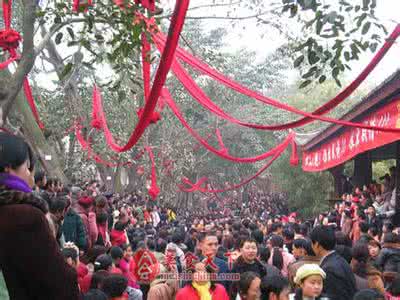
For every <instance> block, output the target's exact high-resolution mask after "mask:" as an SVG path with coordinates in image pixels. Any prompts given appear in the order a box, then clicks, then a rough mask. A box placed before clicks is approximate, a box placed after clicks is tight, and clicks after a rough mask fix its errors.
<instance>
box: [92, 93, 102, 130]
mask: <svg viewBox="0 0 400 300" xmlns="http://www.w3.org/2000/svg"><path fill="white" fill-rule="evenodd" d="M98 97H100V91H99V90H98V89H97V86H94V87H93V92H92V121H91V126H92V127H93V128H96V129H98V130H100V129H101V125H102V123H101V120H100V116H99V114H98V111H99V108H98V107H97V106H98V105H99V103H100V100H99V99H98ZM95 98H96V99H95Z"/></svg>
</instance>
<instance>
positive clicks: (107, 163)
mask: <svg viewBox="0 0 400 300" xmlns="http://www.w3.org/2000/svg"><path fill="white" fill-rule="evenodd" d="M75 136H76V139H77V141H78V143H79V145H80V146H81V147H82V149H83V150H85V151H87V153H88V158H89V159H90V158H93V160H94V161H96V162H97V163H99V164H102V165H105V166H107V167H109V168H114V167H118V166H130V165H132V162H130V161H127V162H124V163H112V162H110V161H107V160H104V159H103V158H102V157H101V156H100V155H99V154H97V153H95V152H94V151H93V149H92V148H91V147H90V143H89V142H88V141H86V140H85V138H84V137H83V136H82V133H81V126H80V125H78V124H77V125H75Z"/></svg>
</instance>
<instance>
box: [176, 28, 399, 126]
mask: <svg viewBox="0 0 400 300" xmlns="http://www.w3.org/2000/svg"><path fill="white" fill-rule="evenodd" d="M399 28H400V27H399ZM172 70H173V71H174V72H175V75H177V78H178V79H179V80H180V81H181V82H182V84H183V85H184V86H185V88H186V89H187V90H188V91H189V93H190V94H191V95H192V97H193V98H194V99H195V100H197V102H199V103H200V104H201V105H203V106H204V107H206V108H207V109H209V110H210V111H211V112H212V113H214V114H216V115H218V116H219V117H221V118H223V119H225V120H228V121H230V122H233V123H235V124H238V125H242V126H246V127H251V128H257V129H265V130H285V129H288V128H286V127H285V125H282V127H281V128H279V129H277V126H281V125H257V124H251V123H245V122H242V121H240V120H238V119H236V118H234V117H232V116H230V115H229V114H227V113H225V112H224V111H223V110H222V109H221V108H220V107H218V106H217V105H216V104H215V103H213V102H212V101H211V100H210V99H209V98H208V97H207V95H206V94H205V93H204V91H203V90H202V89H201V88H200V87H199V86H198V85H197V84H196V83H195V81H194V80H193V79H192V78H191V77H190V76H189V75H188V74H187V73H186V72H181V71H180V70H179V69H178V68H177V64H175V63H174V64H173V66H172ZM182 70H183V69H182ZM185 74H186V75H187V76H186V75H185ZM234 84H235V85H238V84H236V83H234ZM243 91H244V93H245V94H246V95H247V96H249V97H253V98H255V99H257V100H260V101H262V102H264V103H266V104H268V105H272V106H275V107H277V108H280V109H284V110H287V111H290V112H293V113H297V114H299V115H303V116H306V117H309V118H311V119H315V120H319V121H323V122H328V123H334V124H339V125H343V126H349V127H357V128H364V129H369V130H377V131H383V132H396V133H399V132H400V129H399V128H387V127H382V126H371V125H365V124H362V123H355V122H349V121H345V120H337V119H333V118H329V117H325V116H319V115H313V114H312V113H308V112H304V111H302V110H300V109H297V108H295V107H292V106H289V105H287V104H284V103H280V102H277V101H275V100H272V99H270V98H267V97H264V96H262V95H260V94H258V93H256V92H254V91H251V90H249V89H247V88H244V87H243Z"/></svg>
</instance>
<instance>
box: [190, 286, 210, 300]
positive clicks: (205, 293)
mask: <svg viewBox="0 0 400 300" xmlns="http://www.w3.org/2000/svg"><path fill="white" fill-rule="evenodd" d="M192 286H193V288H194V289H195V290H196V291H197V293H198V294H199V296H200V300H211V293H210V287H211V284H210V283H209V282H207V283H206V284H198V283H196V282H193V283H192Z"/></svg>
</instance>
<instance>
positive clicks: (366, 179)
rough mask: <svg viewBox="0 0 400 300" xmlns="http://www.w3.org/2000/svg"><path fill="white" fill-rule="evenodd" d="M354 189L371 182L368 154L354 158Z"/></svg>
mask: <svg viewBox="0 0 400 300" xmlns="http://www.w3.org/2000/svg"><path fill="white" fill-rule="evenodd" d="M352 181H353V185H354V187H360V188H362V186H363V185H364V184H370V183H371V182H372V161H371V155H370V152H369V151H368V152H364V153H361V154H359V155H357V156H356V157H355V158H354V175H353V180H352Z"/></svg>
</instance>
